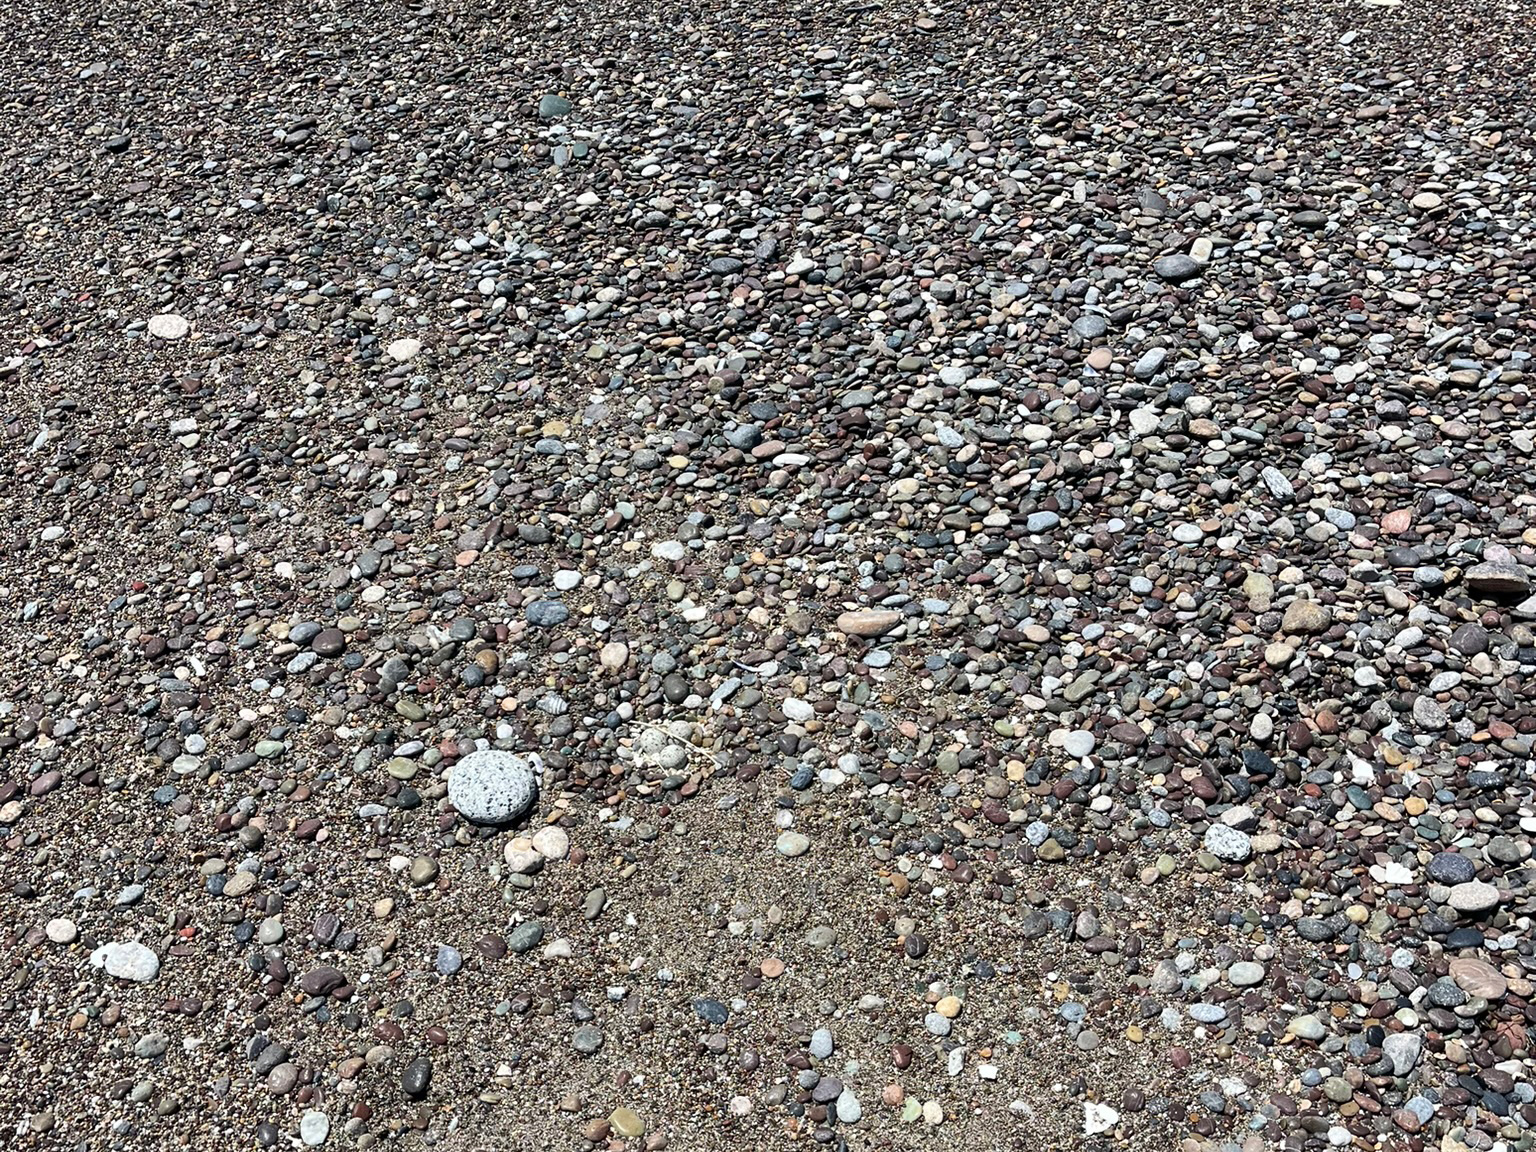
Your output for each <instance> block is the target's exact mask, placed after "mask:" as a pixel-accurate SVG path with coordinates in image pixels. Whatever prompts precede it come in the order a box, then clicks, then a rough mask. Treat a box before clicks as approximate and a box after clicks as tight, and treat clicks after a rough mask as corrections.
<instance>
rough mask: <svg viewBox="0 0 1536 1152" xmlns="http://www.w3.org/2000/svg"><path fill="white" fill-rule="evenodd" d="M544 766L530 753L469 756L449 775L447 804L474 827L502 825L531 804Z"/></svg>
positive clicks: (454, 767) (515, 817)
mask: <svg viewBox="0 0 1536 1152" xmlns="http://www.w3.org/2000/svg"><path fill="white" fill-rule="evenodd" d="M543 767H544V765H543V764H542V763H541V762H540V760H539V758H538V757H537V756H536V755H534V754H532V753H529V754H528V755H526V756H519V755H518V754H516V753H515V752H500V751H494V750H493V751H487V752H471V753H470V754H469V755H468V756H466V757H464V759H462V760H460V761H459V762H458V763H457V764H455V765H454V766H453V771H451V772H450V773H449V774H448V802H449V803H450V804H452V805H453V806H454V808H455V809H456V810H457V811H458V813H459V815H460V816H463V817H464V819H466V820H470V821H473V822H474V823H476V824H505V823H507V822H508V821H510V820H516V819H517V818H518V817H519V816H521V815H522V814H523V813H524V812H526V811H528V809H529V807H530V806H531V805H532V804H533V798H534V796H535V794H537V792H538V790H539V770H540V769H542V768H543Z"/></svg>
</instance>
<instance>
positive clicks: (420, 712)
mask: <svg viewBox="0 0 1536 1152" xmlns="http://www.w3.org/2000/svg"><path fill="white" fill-rule="evenodd" d="M395 711H396V712H398V713H399V714H400V715H401V716H404V717H405V718H406V719H407V720H410V721H412V722H413V723H414V722H416V721H419V720H425V719H426V718H427V710H426V709H425V708H423V707H422V706H421V705H420V704H418V703H416V701H414V700H396V701H395Z"/></svg>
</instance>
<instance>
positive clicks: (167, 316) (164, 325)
mask: <svg viewBox="0 0 1536 1152" xmlns="http://www.w3.org/2000/svg"><path fill="white" fill-rule="evenodd" d="M147 327H148V328H149V334H150V335H151V336H157V337H159V338H160V339H161V340H180V339H181V338H182V337H184V336H185V335H186V334H187V333H188V332H190V331H192V325H191V324H189V323H187V320H186V318H185V317H184V316H178V315H176V314H175V313H174V312H162V313H160V315H158V316H151V317H150V318H149V324H148V325H147Z"/></svg>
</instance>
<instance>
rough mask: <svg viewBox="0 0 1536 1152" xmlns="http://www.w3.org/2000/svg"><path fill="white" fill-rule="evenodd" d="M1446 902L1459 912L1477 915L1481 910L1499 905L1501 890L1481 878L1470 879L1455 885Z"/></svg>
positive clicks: (1485, 910) (1484, 910)
mask: <svg viewBox="0 0 1536 1152" xmlns="http://www.w3.org/2000/svg"><path fill="white" fill-rule="evenodd" d="M1446 903H1447V904H1449V905H1450V906H1451V907H1452V908H1454V909H1456V911H1458V912H1464V913H1466V914H1468V915H1473V916H1475V915H1476V914H1478V913H1479V912H1487V911H1488V910H1489V909H1491V908H1496V907H1498V904H1499V890H1498V889H1497V888H1495V887H1494V886H1493V885H1492V884H1484V883H1483V882H1482V881H1481V880H1469V881H1467V882H1466V883H1465V884H1457V885H1456V886H1455V887H1453V888H1452V889H1451V894H1450V896H1449V897H1448V898H1447V899H1446Z"/></svg>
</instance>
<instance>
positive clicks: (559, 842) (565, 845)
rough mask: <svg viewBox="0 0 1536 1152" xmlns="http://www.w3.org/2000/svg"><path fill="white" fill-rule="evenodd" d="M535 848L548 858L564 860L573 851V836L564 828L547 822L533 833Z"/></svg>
mask: <svg viewBox="0 0 1536 1152" xmlns="http://www.w3.org/2000/svg"><path fill="white" fill-rule="evenodd" d="M533 850H534V851H535V852H537V853H538V854H539V855H540V856H542V857H544V859H546V860H564V859H565V858H566V857H567V856H568V855H570V852H571V837H570V834H569V833H567V832H566V830H565V829H564V828H557V827H556V826H555V825H553V824H546V825H545V826H544V827H543V828H540V829H539V830H538V831H537V832H535V833H534V834H533Z"/></svg>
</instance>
